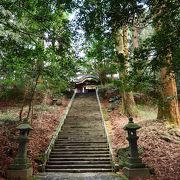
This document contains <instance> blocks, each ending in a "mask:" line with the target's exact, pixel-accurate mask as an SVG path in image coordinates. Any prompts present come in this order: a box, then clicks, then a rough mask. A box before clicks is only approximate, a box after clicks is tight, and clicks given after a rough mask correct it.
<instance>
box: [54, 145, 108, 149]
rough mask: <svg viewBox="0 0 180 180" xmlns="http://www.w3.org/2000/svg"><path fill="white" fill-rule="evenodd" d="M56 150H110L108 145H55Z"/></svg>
mask: <svg viewBox="0 0 180 180" xmlns="http://www.w3.org/2000/svg"><path fill="white" fill-rule="evenodd" d="M54 148H65V149H67V148H68V149H81V148H82V149H88V148H109V146H108V144H95V145H94V144H92V145H62V144H55V145H54Z"/></svg>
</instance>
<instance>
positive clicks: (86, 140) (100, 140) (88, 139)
mask: <svg viewBox="0 0 180 180" xmlns="http://www.w3.org/2000/svg"><path fill="white" fill-rule="evenodd" d="M94 139H95V138H81V137H79V138H58V139H57V140H56V141H57V142H58V141H59V142H67V141H68V142H69V141H75V142H80V141H81V142H93V141H94ZM96 141H98V142H102V141H103V142H107V139H106V138H96Z"/></svg>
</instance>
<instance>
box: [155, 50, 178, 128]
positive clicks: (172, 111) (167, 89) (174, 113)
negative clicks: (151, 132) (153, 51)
mask: <svg viewBox="0 0 180 180" xmlns="http://www.w3.org/2000/svg"><path fill="white" fill-rule="evenodd" d="M164 60H165V61H166V62H167V65H168V64H169V66H171V64H172V55H171V52H170V50H169V52H168V54H167V55H166V57H165V58H164ZM160 81H161V86H162V87H161V88H160V89H159V91H160V98H159V103H158V115H157V119H165V120H167V121H168V122H169V123H173V124H178V125H179V126H180V114H179V108H178V99H177V87H176V79H175V74H174V73H173V72H170V71H169V69H168V67H162V68H161V70H160Z"/></svg>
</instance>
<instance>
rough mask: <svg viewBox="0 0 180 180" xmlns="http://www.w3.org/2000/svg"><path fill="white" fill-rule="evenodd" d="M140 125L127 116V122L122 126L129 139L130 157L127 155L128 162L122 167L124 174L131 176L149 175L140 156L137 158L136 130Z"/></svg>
mask: <svg viewBox="0 0 180 180" xmlns="http://www.w3.org/2000/svg"><path fill="white" fill-rule="evenodd" d="M140 128H141V127H140V126H139V125H138V124H135V123H134V122H133V118H132V117H130V118H129V122H128V124H127V125H126V126H125V127H124V130H126V131H127V132H128V137H127V140H128V141H129V151H130V157H128V162H127V163H126V166H125V167H124V168H123V172H124V174H125V175H126V176H127V177H129V178H131V177H143V176H148V175H150V172H149V168H147V167H145V164H143V163H142V160H141V158H139V153H138V145H137V140H138V138H139V137H138V136H137V134H136V131H137V130H138V129H140Z"/></svg>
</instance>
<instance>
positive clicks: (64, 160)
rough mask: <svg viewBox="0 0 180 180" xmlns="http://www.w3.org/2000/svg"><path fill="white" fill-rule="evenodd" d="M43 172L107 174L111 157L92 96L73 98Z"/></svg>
mask: <svg viewBox="0 0 180 180" xmlns="http://www.w3.org/2000/svg"><path fill="white" fill-rule="evenodd" d="M45 171H46V172H69V173H75V172H77V173H83V172H111V171H112V165H111V155H110V152H109V145H108V142H107V138H106V134H105V129H104V124H103V121H102V118H101V114H100V109H99V105H98V101H97V98H96V94H95V93H91V94H77V95H76V97H75V100H74V102H73V104H72V107H71V109H70V111H69V113H68V115H67V118H66V119H65V122H64V125H63V127H62V130H61V132H60V134H59V136H58V139H57V140H56V142H55V144H54V148H53V149H52V151H51V154H50V158H49V160H48V162H47V164H46V167H45Z"/></svg>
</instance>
